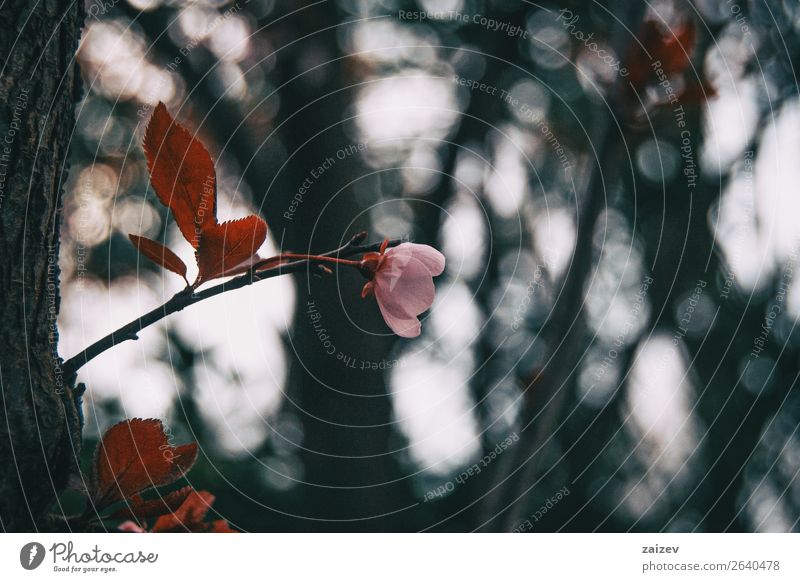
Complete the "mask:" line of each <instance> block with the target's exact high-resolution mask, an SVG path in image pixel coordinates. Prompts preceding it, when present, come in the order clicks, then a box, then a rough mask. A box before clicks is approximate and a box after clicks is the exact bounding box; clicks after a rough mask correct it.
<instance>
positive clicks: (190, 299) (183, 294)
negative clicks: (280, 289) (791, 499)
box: [63, 232, 403, 377]
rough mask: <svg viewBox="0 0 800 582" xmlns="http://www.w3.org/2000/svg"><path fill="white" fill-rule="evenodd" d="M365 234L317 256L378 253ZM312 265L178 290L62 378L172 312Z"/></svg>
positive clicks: (71, 363) (69, 365)
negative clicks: (202, 287) (206, 287)
mask: <svg viewBox="0 0 800 582" xmlns="http://www.w3.org/2000/svg"><path fill="white" fill-rule="evenodd" d="M365 236H366V233H364V232H360V233H358V234H357V235H355V236H354V237H353V238H351V239H350V240H349V241H348V242H347V244H345V245H343V246H341V247H339V248H338V249H334V250H332V251H328V252H327V253H322V254H320V255H319V256H320V257H334V256H339V255H342V256H345V257H352V256H355V255H359V254H362V253H366V252H370V251H377V250H378V249H379V248H380V246H381V243H379V242H378V243H373V244H369V245H363V246H362V245H361V244H360V243H361V241H363V240H364V238H365ZM401 242H403V241H402V240H399V239H395V240H391V241H389V245H388V246H390V247H391V246H397V245H399V244H400V243H401ZM312 263H314V260H313V259H310V260H309V259H302V260H298V261H292V262H289V263H281V264H279V265H277V266H275V267H273V268H271V269H267V270H264V271H258V272H253V271H248V272H247V273H245V274H244V275H240V276H238V277H235V278H233V279H231V280H230V281H225V282H224V283H220V284H219V285H215V286H214V287H209V288H208V289H203V290H202V291H197V292H195V290H194V289H193V288H191V287H187V288H185V289H183V290H181V291H178V292H177V293H176V294H175V295H173V296H172V298H170V299H169V300H168V301H167V302H166V303H164V304H163V305H160V306H159V307H156V308H155V309H153V310H152V311H149V312H147V313H145V314H144V315H142V316H141V317H139V318H137V319H134V320H133V321H131V322H130V323H128V324H126V325H123V326H122V327H121V328H119V329H117V330H116V331H112V332H111V333H110V334H108V335H107V336H105V337H104V338H102V339H100V340H97V341H96V342H94V343H93V344H92V345H90V346H89V347H87V348H86V349H85V350H83V351H82V352H80V353H78V354H76V355H75V356H73V357H71V358H70V359H69V360H67V361H66V362H64V365H63V369H64V374H65V376H67V377H69V376H71V375H73V374H74V373H75V372H77V371H78V370H79V369H80V368H81V367H82V366H83V365H85V364H86V363H87V362H89V361H90V360H92V359H94V358H96V357H97V356H98V355H100V354H102V353H103V352H105V351H106V350H108V349H109V348H112V347H114V346H115V345H117V344H119V343H122V342H124V341H127V340H136V339H139V332H140V331H142V330H143V329H144V328H146V327H148V326H150V325H153V324H154V323H156V322H158V321H161V320H162V319H164V318H165V317H167V316H168V315H171V314H173V313H177V312H178V311H181V310H183V309H185V308H186V307H189V306H190V305H194V304H195V303H199V302H200V301H203V300H205V299H209V298H210V297H215V296H216V295H219V294H221V293H225V292H227V291H233V290H235V289H241V288H242V287H247V286H248V285H252V284H253V283H258V282H259V281H264V280H266V279H272V278H273V277H278V276H279V275H288V274H290V273H297V272H299V271H302V270H303V269H305V268H307V267H308V266H309V265H310V264H312Z"/></svg>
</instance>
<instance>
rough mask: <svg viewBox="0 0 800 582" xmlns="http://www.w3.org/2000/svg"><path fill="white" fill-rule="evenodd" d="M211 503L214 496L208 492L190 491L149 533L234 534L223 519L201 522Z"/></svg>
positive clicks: (158, 520) (159, 519)
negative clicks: (175, 508) (178, 505)
mask: <svg viewBox="0 0 800 582" xmlns="http://www.w3.org/2000/svg"><path fill="white" fill-rule="evenodd" d="M212 503H214V496H213V495H211V493H209V492H208V491H192V492H191V493H190V494H189V495H188V496H187V497H186V499H185V501H184V502H183V504H181V506H180V507H179V508H178V509H177V510H176V511H173V512H172V513H169V514H167V515H162V516H161V517H159V518H158V519H157V520H156V523H155V524H154V525H153V529H151V530H150V531H152V532H154V533H156V532H160V533H167V532H173V533H180V532H214V533H235V530H233V529H231V528H230V526H229V525H228V522H227V521H225V520H224V519H219V520H215V521H211V522H205V521H203V520H204V519H205V517H206V514H207V513H208V510H209V509H211V504H212Z"/></svg>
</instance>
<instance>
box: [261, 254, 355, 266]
mask: <svg viewBox="0 0 800 582" xmlns="http://www.w3.org/2000/svg"><path fill="white" fill-rule="evenodd" d="M275 259H298V260H301V261H314V262H321V263H336V264H339V265H348V266H351V267H358V266H360V265H361V261H352V260H349V259H338V258H336V257H326V256H325V255H301V254H296V253H281V254H280V255H278V256H277V257H275ZM267 260H271V259H267Z"/></svg>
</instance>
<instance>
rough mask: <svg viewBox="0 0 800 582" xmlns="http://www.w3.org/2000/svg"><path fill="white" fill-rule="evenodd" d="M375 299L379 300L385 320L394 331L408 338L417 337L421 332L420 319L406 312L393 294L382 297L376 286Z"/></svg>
mask: <svg viewBox="0 0 800 582" xmlns="http://www.w3.org/2000/svg"><path fill="white" fill-rule="evenodd" d="M375 299H377V301H378V307H379V308H380V310H381V315H382V316H383V320H384V321H385V322H386V325H388V326H389V329H391V330H392V331H393V332H394V333H396V334H397V335H399V336H400V337H408V338H412V337H417V336H418V335H419V334H420V332H421V331H422V325H420V323H419V319H417V318H416V317H414V316H413V315H409V314H408V313H406V312H404V311H403V310H402V309H401V308H400V306H399V304H398V303H397V302H396V301H395V300H394V298H393V297H392V296H391V295H388V296H383V297H382V294H381V293H380V292H378V288H377V287H376V288H375Z"/></svg>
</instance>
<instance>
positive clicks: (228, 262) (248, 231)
mask: <svg viewBox="0 0 800 582" xmlns="http://www.w3.org/2000/svg"><path fill="white" fill-rule="evenodd" d="M266 238H267V223H266V222H264V221H263V220H262V219H261V218H259V217H258V216H255V215H254V214H251V215H250V216H246V217H244V218H240V219H239V220H232V221H230V222H223V223H222V224H214V225H212V226H209V227H208V228H206V229H205V230H204V231H203V235H202V237H201V238H200V248H198V249H197V253H196V254H197V266H198V268H199V273H198V275H197V281H195V285H198V284H199V283H201V282H203V281H208V280H210V279H214V278H216V277H222V276H224V275H226V274H231V273H233V272H235V270H236V268H237V267H239V266H240V265H241V264H242V263H244V262H245V261H247V260H249V259H251V257H252V256H253V255H254V254H255V252H256V251H257V250H258V248H259V247H260V246H261V245H262V244H263V243H264V240H265V239H266Z"/></svg>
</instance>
